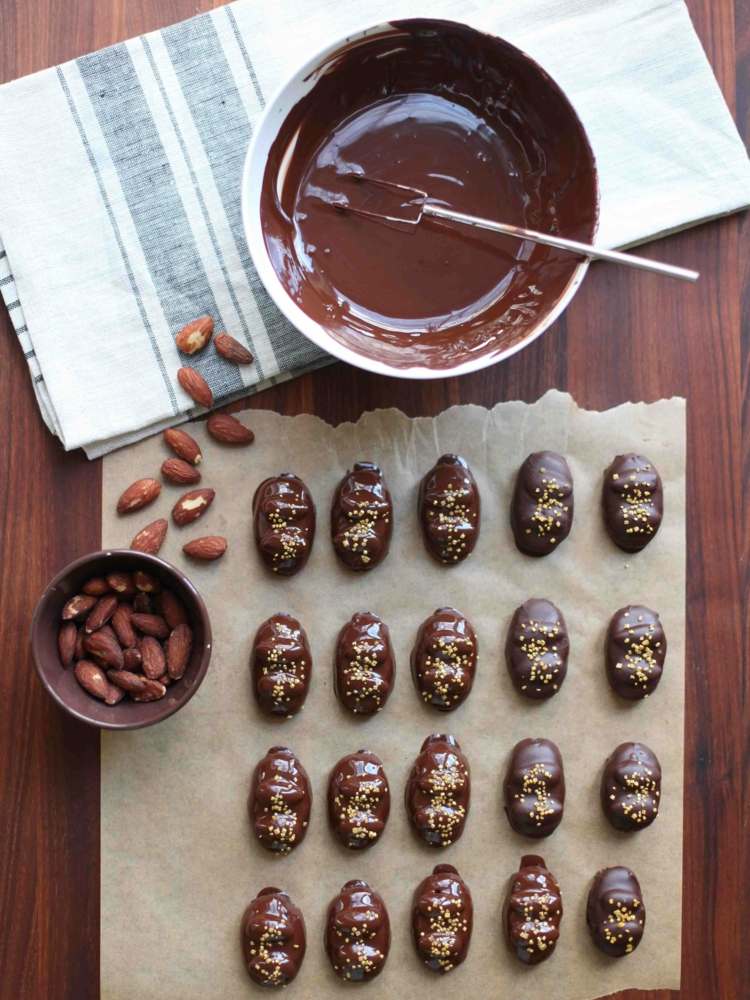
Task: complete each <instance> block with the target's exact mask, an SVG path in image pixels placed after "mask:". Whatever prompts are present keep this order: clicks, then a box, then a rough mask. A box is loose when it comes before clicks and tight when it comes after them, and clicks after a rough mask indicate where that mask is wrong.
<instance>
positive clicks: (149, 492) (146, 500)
mask: <svg viewBox="0 0 750 1000" xmlns="http://www.w3.org/2000/svg"><path fill="white" fill-rule="evenodd" d="M160 493H161V483H160V482H158V480H156V479H136V481H135V482H134V483H131V484H130V486H128V488H127V489H126V490H125V492H124V493H123V494H122V495H121V497H120V499H119V500H118V501H117V513H118V514H130V513H131V512H132V511H134V510H140V509H141V507H146V506H147V505H148V504H150V503H153V502H154V500H156V498H157V497H158V496H159V494H160Z"/></svg>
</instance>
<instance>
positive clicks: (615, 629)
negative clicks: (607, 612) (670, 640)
mask: <svg viewBox="0 0 750 1000" xmlns="http://www.w3.org/2000/svg"><path fill="white" fill-rule="evenodd" d="M666 655H667V637H666V636H665V635H664V629H663V628H662V624H661V620H660V619H659V616H658V614H657V613H656V612H655V611H651V609H650V608H644V607H643V606H642V605H640V604H628V605H627V607H624V608H620V610H619V611H615V613H614V615H613V616H612V620H611V621H610V623H609V628H608V629H607V648H606V664H607V678H608V680H609V683H610V684H611V685H612V689H613V690H614V691H616V692H617V694H619V695H620V696H621V697H623V698H627V699H628V700H630V701H637V700H638V699H640V698H647V697H648V695H650V694H652V693H653V692H654V691H655V690H656V687H657V685H658V683H659V681H660V680H661V675H662V671H663V669H664V660H665V658H666Z"/></svg>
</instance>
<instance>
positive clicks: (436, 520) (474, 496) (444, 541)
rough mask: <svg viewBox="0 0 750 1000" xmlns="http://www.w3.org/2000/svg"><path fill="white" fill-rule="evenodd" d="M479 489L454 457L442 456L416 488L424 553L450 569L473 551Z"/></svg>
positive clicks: (459, 461) (463, 462)
mask: <svg viewBox="0 0 750 1000" xmlns="http://www.w3.org/2000/svg"><path fill="white" fill-rule="evenodd" d="M479 518H480V500H479V488H478V486H477V484H476V481H475V480H474V476H473V475H472V474H471V470H470V469H469V466H468V465H467V464H466V462H465V461H464V459H463V458H460V457H459V456H458V455H442V456H441V457H440V458H439V459H438V460H437V462H436V463H435V464H434V465H433V467H432V468H431V469H430V471H429V472H428V473H427V474H426V475H425V477H424V479H423V480H422V483H421V485H420V488H419V520H420V522H421V525H422V535H423V538H424V544H425V547H426V548H427V551H428V552H429V553H430V555H431V556H433V558H435V559H437V561H438V562H441V563H443V564H444V565H446V566H453V565H455V564H456V563H459V562H461V561H462V560H464V559H465V558H466V557H467V556H468V555H471V553H472V552H473V551H474V546H475V545H476V544H477V539H478V538H479Z"/></svg>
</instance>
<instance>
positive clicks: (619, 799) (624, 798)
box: [601, 743, 661, 833]
mask: <svg viewBox="0 0 750 1000" xmlns="http://www.w3.org/2000/svg"><path fill="white" fill-rule="evenodd" d="M601 799H602V809H603V810H604V815H605V816H606V817H607V819H608V820H609V821H610V823H611V824H612V826H614V827H616V828H617V829H618V830H624V831H626V832H628V833H630V832H632V831H634V830H643V829H644V828H645V827H647V826H650V825H651V823H653V822H654V820H655V819H656V817H657V815H658V814H659V806H660V805H661V764H660V763H659V761H658V759H657V756H656V754H655V753H654V751H653V750H651V749H650V748H649V747H647V746H646V744H645V743H621V744H620V745H619V746H618V747H616V748H615V750H613V752H612V753H611V754H610V756H609V758H608V760H607V763H606V764H605V766H604V773H603V774H602V785H601Z"/></svg>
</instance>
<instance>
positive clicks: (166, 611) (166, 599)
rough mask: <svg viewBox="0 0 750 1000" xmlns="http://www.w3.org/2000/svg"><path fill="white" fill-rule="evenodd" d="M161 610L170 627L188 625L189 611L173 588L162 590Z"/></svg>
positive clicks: (160, 595) (160, 596)
mask: <svg viewBox="0 0 750 1000" xmlns="http://www.w3.org/2000/svg"><path fill="white" fill-rule="evenodd" d="M159 610H160V611H161V613H162V617H163V618H164V620H165V621H166V623H167V625H169V627H170V628H177V626H178V625H187V620H188V617H187V612H186V611H185V608H184V606H183V604H182V601H180V599H179V598H177V597H175V595H174V594H173V593H172V591H171V590H162V592H161V594H159Z"/></svg>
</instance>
